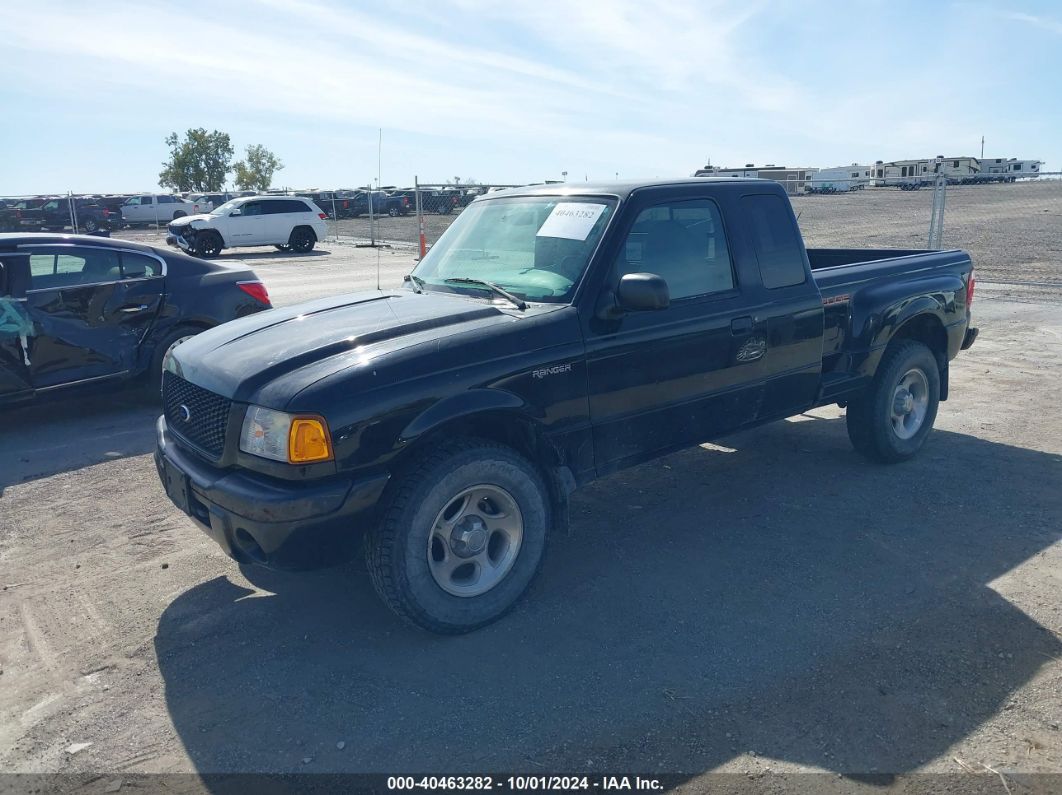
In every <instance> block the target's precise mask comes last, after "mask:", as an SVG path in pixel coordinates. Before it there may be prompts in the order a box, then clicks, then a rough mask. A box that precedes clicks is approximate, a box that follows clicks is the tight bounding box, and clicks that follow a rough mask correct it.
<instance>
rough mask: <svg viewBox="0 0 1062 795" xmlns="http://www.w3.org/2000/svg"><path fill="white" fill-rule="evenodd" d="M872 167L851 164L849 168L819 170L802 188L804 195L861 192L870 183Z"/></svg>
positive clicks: (839, 167) (838, 167)
mask: <svg viewBox="0 0 1062 795" xmlns="http://www.w3.org/2000/svg"><path fill="white" fill-rule="evenodd" d="M871 170H872V166H861V165H859V164H858V163H852V165H850V166H834V167H832V168H820V169H819V170H818V171H816V172H815V174H814V175H812V177H811V179H810V180H808V182H807V184H806V185H805V187H804V192H805V193H847V192H849V191H853V190H863V188H865V187H866V186H867V183H869V182H870V175H871Z"/></svg>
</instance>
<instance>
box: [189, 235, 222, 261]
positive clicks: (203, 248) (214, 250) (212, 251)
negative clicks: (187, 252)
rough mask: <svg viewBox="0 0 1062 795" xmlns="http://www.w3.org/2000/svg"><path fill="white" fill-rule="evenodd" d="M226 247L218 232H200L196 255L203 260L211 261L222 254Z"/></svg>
mask: <svg viewBox="0 0 1062 795" xmlns="http://www.w3.org/2000/svg"><path fill="white" fill-rule="evenodd" d="M224 247H225V241H224V240H222V239H221V235H219V234H218V233H217V232H200V233H199V234H198V235H197V236H196V240H195V255H196V256H197V257H202V258H203V259H211V258H213V257H216V256H217V255H218V254H220V253H221V249H223V248H224Z"/></svg>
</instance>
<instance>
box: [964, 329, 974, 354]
mask: <svg viewBox="0 0 1062 795" xmlns="http://www.w3.org/2000/svg"><path fill="white" fill-rule="evenodd" d="M976 340H977V329H976V328H968V329H966V335H965V336H964V337H963V338H962V350H964V351H965V350H967V349H968V348H969V347H970V346H971V345H973V344H974V342H975V341H976Z"/></svg>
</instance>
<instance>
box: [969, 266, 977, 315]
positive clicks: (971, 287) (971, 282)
mask: <svg viewBox="0 0 1062 795" xmlns="http://www.w3.org/2000/svg"><path fill="white" fill-rule="evenodd" d="M976 283H977V280H976V279H975V278H974V272H973V269H971V270H970V280H969V281H968V282H966V308H967V309H969V308H970V304H972V303H973V298H974V285H975V284H976Z"/></svg>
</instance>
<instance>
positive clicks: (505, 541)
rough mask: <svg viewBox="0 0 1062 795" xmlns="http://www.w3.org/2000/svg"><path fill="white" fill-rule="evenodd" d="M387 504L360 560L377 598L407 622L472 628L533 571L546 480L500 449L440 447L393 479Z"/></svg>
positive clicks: (449, 630)
mask: <svg viewBox="0 0 1062 795" xmlns="http://www.w3.org/2000/svg"><path fill="white" fill-rule="evenodd" d="M385 505H386V507H385V509H384V511H383V514H382V517H381V520H380V523H379V525H378V526H377V527H376V528H374V529H373V530H372V531H370V532H369V533H368V534H367V536H366V539H365V540H366V561H367V564H368V569H369V573H370V575H371V577H372V582H373V586H374V587H375V588H376V592H377V593H378V594H379V595H380V598H381V599H383V601H384V602H385V603H386V604H387V605H388V607H390V608H391V609H392V610H393V611H394V612H395V613H397V614H398V615H399V616H401V617H402V618H403V619H405V620H406V621H408V622H410V623H412V624H415V625H417V626H419V627H422V628H424V629H427V630H430V631H432V632H438V633H441V634H450V635H453V634H459V633H463V632H470V631H471V630H474V629H477V628H479V627H482V626H484V625H486V624H489V623H491V622H492V621H496V620H497V619H498V618H500V617H501V616H503V615H504V614H505V613H507V612H508V611H509V610H511V609H512V607H513V606H514V605H515V604H516V602H517V601H518V600H519V598H520V597H521V596H522V595H523V593H524V592H525V591H526V590H527V587H528V586H529V585H530V583H531V581H532V579H534V576H535V574H536V573H537V572H538V569H539V565H540V564H541V562H542V557H543V553H544V551H545V547H546V538H547V535H548V529H549V523H550V508H549V500H548V498H547V491H546V486H545V483H544V482H543V480H542V477H541V475H540V474H539V473H538V471H537V470H536V469H535V467H534V466H533V465H532V464H531V463H530V462H528V461H527V460H526V459H525V458H524V457H523V456H521V455H519V454H518V453H517V452H516V451H514V450H512V449H510V448H508V447H505V446H503V445H500V444H495V443H493V442H488V441H481V440H474V439H469V440H462V441H458V442H453V443H450V444H448V445H442V446H441V447H439V448H437V449H435V450H434V451H433V452H431V453H430V454H428V455H426V456H425V457H424V458H422V459H420V460H419V461H418V462H417V463H416V464H415V465H414V466H412V467H411V468H410V469H408V470H407V471H406V472H405V473H404V474H402V475H400V476H399V480H397V482H396V483H395V486H394V491H393V492H392V493H391V494H390V495H389V497H388V498H387V502H386V503H385Z"/></svg>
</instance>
